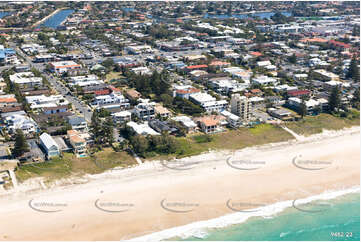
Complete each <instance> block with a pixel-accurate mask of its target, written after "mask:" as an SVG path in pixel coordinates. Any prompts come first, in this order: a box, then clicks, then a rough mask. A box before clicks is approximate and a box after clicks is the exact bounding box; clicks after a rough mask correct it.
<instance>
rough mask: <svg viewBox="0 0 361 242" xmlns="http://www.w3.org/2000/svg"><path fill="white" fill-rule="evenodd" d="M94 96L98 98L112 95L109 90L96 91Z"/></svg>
mask: <svg viewBox="0 0 361 242" xmlns="http://www.w3.org/2000/svg"><path fill="white" fill-rule="evenodd" d="M94 94H95V95H96V96H100V95H108V94H110V90H109V89H103V90H96V91H94Z"/></svg>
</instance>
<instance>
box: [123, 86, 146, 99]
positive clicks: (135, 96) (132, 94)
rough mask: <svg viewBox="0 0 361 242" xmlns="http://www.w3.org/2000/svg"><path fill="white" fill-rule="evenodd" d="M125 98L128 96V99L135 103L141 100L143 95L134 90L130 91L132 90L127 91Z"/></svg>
mask: <svg viewBox="0 0 361 242" xmlns="http://www.w3.org/2000/svg"><path fill="white" fill-rule="evenodd" d="M125 96H126V97H127V98H128V99H130V100H132V101H135V100H137V99H138V98H140V97H141V96H142V95H141V94H140V93H139V92H138V91H136V90H134V89H130V90H127V91H126V92H125Z"/></svg>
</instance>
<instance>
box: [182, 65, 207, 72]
mask: <svg viewBox="0 0 361 242" xmlns="http://www.w3.org/2000/svg"><path fill="white" fill-rule="evenodd" d="M207 67H208V66H207V65H194V66H187V67H186V70H187V71H193V70H204V69H207Z"/></svg>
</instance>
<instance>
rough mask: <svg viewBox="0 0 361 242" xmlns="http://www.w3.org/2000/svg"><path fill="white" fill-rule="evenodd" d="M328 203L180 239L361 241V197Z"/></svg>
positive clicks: (293, 209)
mask: <svg viewBox="0 0 361 242" xmlns="http://www.w3.org/2000/svg"><path fill="white" fill-rule="evenodd" d="M327 202H328V205H327V206H323V207H322V209H320V207H321V204H313V205H307V206H305V207H304V208H307V210H304V211H300V210H297V209H295V208H294V207H291V208H287V209H285V210H284V211H283V212H281V213H279V214H277V215H274V216H270V217H266V218H262V217H253V218H250V219H249V220H247V222H244V223H242V224H238V225H232V226H229V227H225V228H219V229H211V230H208V231H204V232H203V234H200V236H197V237H193V236H191V237H188V238H183V239H181V238H178V239H180V240H183V241H187V240H196V241H203V240H213V241H217V240H224V241H229V240H234V241H239V240H260V241H264V240H268V241H307V240H311V241H331V240H337V241H360V193H352V194H347V195H343V196H340V197H337V198H335V199H332V200H328V201H327ZM321 210H322V211H321ZM306 211H307V212H306ZM311 211H314V212H311Z"/></svg>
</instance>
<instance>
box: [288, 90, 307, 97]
mask: <svg viewBox="0 0 361 242" xmlns="http://www.w3.org/2000/svg"><path fill="white" fill-rule="evenodd" d="M287 94H288V96H289V97H308V96H310V94H311V91H309V90H292V91H288V92H287Z"/></svg>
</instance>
